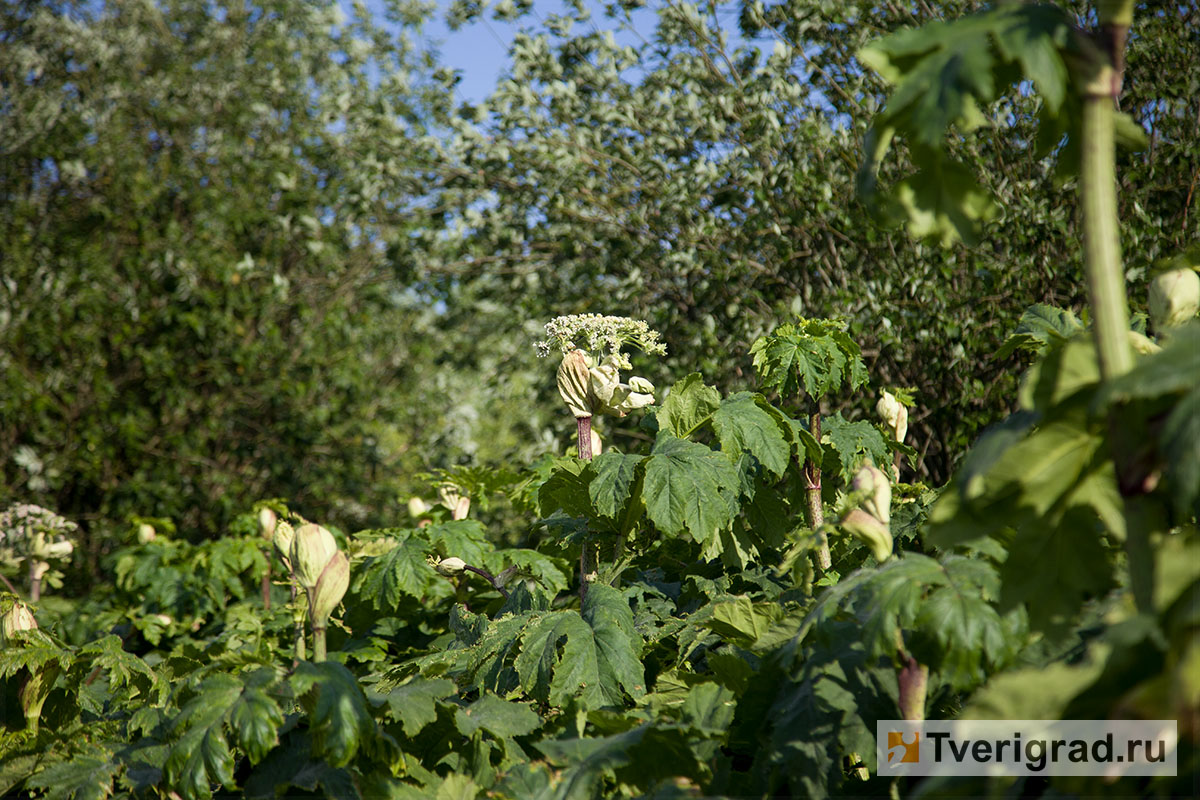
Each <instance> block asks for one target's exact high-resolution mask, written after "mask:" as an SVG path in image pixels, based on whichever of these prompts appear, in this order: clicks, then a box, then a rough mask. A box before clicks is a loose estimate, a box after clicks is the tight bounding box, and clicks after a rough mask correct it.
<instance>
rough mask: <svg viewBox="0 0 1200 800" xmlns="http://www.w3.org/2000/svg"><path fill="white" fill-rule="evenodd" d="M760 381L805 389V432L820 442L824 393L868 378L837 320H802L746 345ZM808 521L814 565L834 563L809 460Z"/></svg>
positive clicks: (786, 390)
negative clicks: (807, 404)
mask: <svg viewBox="0 0 1200 800" xmlns="http://www.w3.org/2000/svg"><path fill="white" fill-rule="evenodd" d="M750 354H751V355H752V356H753V357H754V369H755V370H756V371H757V372H758V376H759V379H760V380H761V381H762V382H763V384H764V385H765V386H766V387H768V388H771V389H775V390H776V391H778V392H779V393H780V395H783V396H785V397H786V396H787V395H792V394H801V393H805V394H807V395H808V397H809V408H808V409H807V410H808V412H809V413H808V432H809V433H810V434H812V438H813V439H815V440H816V441H817V442H820V441H821V401H822V399H823V398H824V396H825V395H827V394H829V393H830V392H834V391H836V390H838V389H840V388H841V387H842V385H843V384H845V385H848V386H849V387H850V388H851V389H857V388H859V387H860V386H862V385H863V384H865V383H866V382H867V368H866V365H865V364H863V360H862V351H861V350H860V349H859V347H858V344H857V343H855V342H854V340H853V339H851V338H850V336H849V334H847V333H846V323H845V322H844V321H841V320H836V319H833V320H827V319H805V318H803V317H799V318H797V319H796V321H795V322H791V323H788V324H786V325H781V326H779V327H778V328H776V329H775V330H774V331H772V332H771V333H770V334H768V335H766V336H763V337H760V338H759V339H758V340H756V341H755V342H754V345H753V346H752V347H751V348H750ZM804 480H805V493H806V497H807V501H808V503H807V511H808V524H809V527H810V528H811V529H812V530H813V532H814V536H815V537H816V545H817V566H818V567H819V568H820V569H821V570H822V571H824V570H828V569H829V568H830V566H832V563H833V562H832V559H831V558H830V555H829V541H828V536H827V534H826V533H825V529H824V525H825V511H824V508H823V506H822V501H821V464H820V462H819V461H818V460H817V459H813V458H808V459H806V460H805V463H804Z"/></svg>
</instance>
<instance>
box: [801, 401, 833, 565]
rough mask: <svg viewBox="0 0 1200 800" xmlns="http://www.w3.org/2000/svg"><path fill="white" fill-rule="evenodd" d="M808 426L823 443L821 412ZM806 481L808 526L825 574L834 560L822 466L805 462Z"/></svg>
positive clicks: (810, 420) (809, 460) (809, 420)
mask: <svg viewBox="0 0 1200 800" xmlns="http://www.w3.org/2000/svg"><path fill="white" fill-rule="evenodd" d="M808 425H809V431H810V432H811V433H812V435H813V437H814V438H815V439H816V440H817V441H818V442H819V441H821V414H820V412H817V413H814V414H812V415H811V416H809V418H808ZM804 480H805V498H806V499H807V500H808V526H809V527H810V528H812V530H813V535H814V536H816V537H817V566H818V567H820V568H821V571H822V572H824V571H825V570H827V569H829V568H830V567H831V566H833V559H831V558H830V556H829V537H828V536H826V534H825V531H824V529H823V526H824V525H825V507H824V506H823V505H821V465H820V464H817V463H814V462H813V461H812V459H808V460H807V461H805V462H804Z"/></svg>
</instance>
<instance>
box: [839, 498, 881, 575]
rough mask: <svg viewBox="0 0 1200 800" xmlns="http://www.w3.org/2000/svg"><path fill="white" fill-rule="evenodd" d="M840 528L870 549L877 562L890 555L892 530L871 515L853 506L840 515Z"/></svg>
mask: <svg viewBox="0 0 1200 800" xmlns="http://www.w3.org/2000/svg"><path fill="white" fill-rule="evenodd" d="M841 525H842V529H843V530H845V531H846V533H849V534H850V535H851V536H853V537H854V538H856V539H858V540H859V541H861V542H862V543H863V544H865V545H867V547H869V548H870V549H871V555H873V556H875V560H876V561H879V562H884V561H887V560H888V559H889V558H891V555H892V532H891V531H890V530H888V526H887V525H885V524H883V523H882V522H880V521H879V520H877V519H875V517H873V516H872V515H870V514H868V513H867V512H866V511H863V510H862V509H861V508H855V509H852V510H851V511H850V513H848V514H846V516H844V517H842V522H841Z"/></svg>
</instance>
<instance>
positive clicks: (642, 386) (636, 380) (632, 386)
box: [629, 375, 654, 395]
mask: <svg viewBox="0 0 1200 800" xmlns="http://www.w3.org/2000/svg"><path fill="white" fill-rule="evenodd" d="M629 390H630V391H631V392H636V393H638V394H648V395H653V394H654V384H653V383H651V382H650V381H648V380H646V379H645V378H643V377H641V376H640V375H634V376H633V377H632V378H630V379H629Z"/></svg>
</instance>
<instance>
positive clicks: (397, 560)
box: [354, 537, 434, 611]
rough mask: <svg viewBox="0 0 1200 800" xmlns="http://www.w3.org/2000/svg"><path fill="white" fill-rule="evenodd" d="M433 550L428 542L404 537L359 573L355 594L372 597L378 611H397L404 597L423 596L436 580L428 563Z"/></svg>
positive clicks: (372, 558)
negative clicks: (430, 584) (433, 580)
mask: <svg viewBox="0 0 1200 800" xmlns="http://www.w3.org/2000/svg"><path fill="white" fill-rule="evenodd" d="M431 550H432V548H431V547H430V545H429V544H428V543H426V542H423V541H421V540H419V539H416V538H412V537H405V538H404V539H402V540H401V541H400V542H398V543H397V544H396V546H395V547H393V548H392V549H391V550H389V551H388V552H387V553H384V554H383V555H381V556H373V557H371V558H369V559H367V561H366V562H365V563H364V564H363V565H362V567H361V568H360V569H358V570H356V572H357V576H356V577H355V581H354V591H355V593H357V594H358V595H360V596H362V597H367V598H370V602H371V604H372V605H373V606H374V607H375V608H376V609H377V610H379V611H389V610H392V609H394V608H396V607H397V606H398V605H399V604H400V601H401V600H402V599H403V598H404V596H405V595H408V596H410V597H416V598H421V597H424V596H425V592H426V589H427V587H428V585H429V582H430V581H431V580H432V579H433V577H434V573H433V572H432V571H431V570H430V568H429V564H428V563H427V562H426V557H427V556H428V555H429V553H430V552H431Z"/></svg>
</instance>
